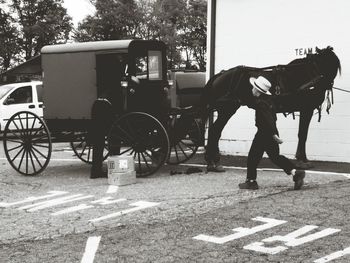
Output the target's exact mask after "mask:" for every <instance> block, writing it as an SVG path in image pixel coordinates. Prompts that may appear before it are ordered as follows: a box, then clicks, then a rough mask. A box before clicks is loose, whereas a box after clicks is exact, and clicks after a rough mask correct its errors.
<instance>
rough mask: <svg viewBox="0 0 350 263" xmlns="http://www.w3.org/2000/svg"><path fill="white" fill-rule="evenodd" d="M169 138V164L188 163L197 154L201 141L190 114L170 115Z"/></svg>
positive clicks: (198, 127) (196, 125)
mask: <svg viewBox="0 0 350 263" xmlns="http://www.w3.org/2000/svg"><path fill="white" fill-rule="evenodd" d="M168 134H169V138H170V155H169V158H168V160H167V163H169V164H179V163H184V162H186V161H188V160H189V159H190V158H192V156H193V155H194V154H195V153H196V152H197V150H198V146H199V144H200V142H201V140H202V137H201V130H200V126H199V124H198V122H197V121H196V119H195V118H194V116H193V115H190V114H171V115H169V120H168Z"/></svg>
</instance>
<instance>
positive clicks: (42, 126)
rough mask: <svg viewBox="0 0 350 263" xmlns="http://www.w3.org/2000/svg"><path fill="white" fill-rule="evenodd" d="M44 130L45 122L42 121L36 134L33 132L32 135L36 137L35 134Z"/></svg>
mask: <svg viewBox="0 0 350 263" xmlns="http://www.w3.org/2000/svg"><path fill="white" fill-rule="evenodd" d="M42 130H45V129H44V124H43V123H41V125H40V127H39V128H38V129H37V130H36V131H35V133H34V134H32V137H35V136H36V135H37V134H38V132H39V131H42Z"/></svg>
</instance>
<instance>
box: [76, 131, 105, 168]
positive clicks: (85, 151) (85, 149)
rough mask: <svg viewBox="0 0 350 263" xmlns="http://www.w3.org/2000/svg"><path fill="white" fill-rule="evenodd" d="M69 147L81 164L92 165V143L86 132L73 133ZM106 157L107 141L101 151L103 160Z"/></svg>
mask: <svg viewBox="0 0 350 263" xmlns="http://www.w3.org/2000/svg"><path fill="white" fill-rule="evenodd" d="M70 146H71V148H72V150H73V152H74V154H75V155H76V156H77V157H78V158H79V159H80V160H82V161H83V162H85V163H88V164H92V151H93V149H92V143H91V141H90V139H89V137H88V133H87V132H75V133H74V135H73V140H72V141H71V142H70ZM107 157H108V148H107V141H106V144H105V147H104V150H103V160H106V159H107Z"/></svg>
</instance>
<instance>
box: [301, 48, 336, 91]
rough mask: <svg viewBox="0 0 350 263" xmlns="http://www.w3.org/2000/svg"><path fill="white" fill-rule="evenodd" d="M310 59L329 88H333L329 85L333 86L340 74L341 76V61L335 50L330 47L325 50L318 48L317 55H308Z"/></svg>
mask: <svg viewBox="0 0 350 263" xmlns="http://www.w3.org/2000/svg"><path fill="white" fill-rule="evenodd" d="M308 58H309V59H311V61H312V62H313V63H314V64H315V65H316V68H317V69H318V71H319V74H320V75H322V76H323V78H324V80H325V83H327V86H328V87H327V88H332V86H331V87H329V85H330V84H331V85H333V81H334V79H335V77H336V76H337V74H338V72H339V74H341V64H340V60H339V58H338V57H337V55H336V54H335V53H334V51H333V48H332V47H330V46H328V47H326V48H324V49H320V48H318V47H316V53H315V54H310V55H308Z"/></svg>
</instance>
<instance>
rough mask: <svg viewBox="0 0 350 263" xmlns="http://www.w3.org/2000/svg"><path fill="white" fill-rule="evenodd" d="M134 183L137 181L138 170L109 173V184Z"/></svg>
mask: <svg viewBox="0 0 350 263" xmlns="http://www.w3.org/2000/svg"><path fill="white" fill-rule="evenodd" d="M134 183H136V171H128V172H124V173H108V184H111V185H118V186H121V185H128V184H134Z"/></svg>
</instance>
